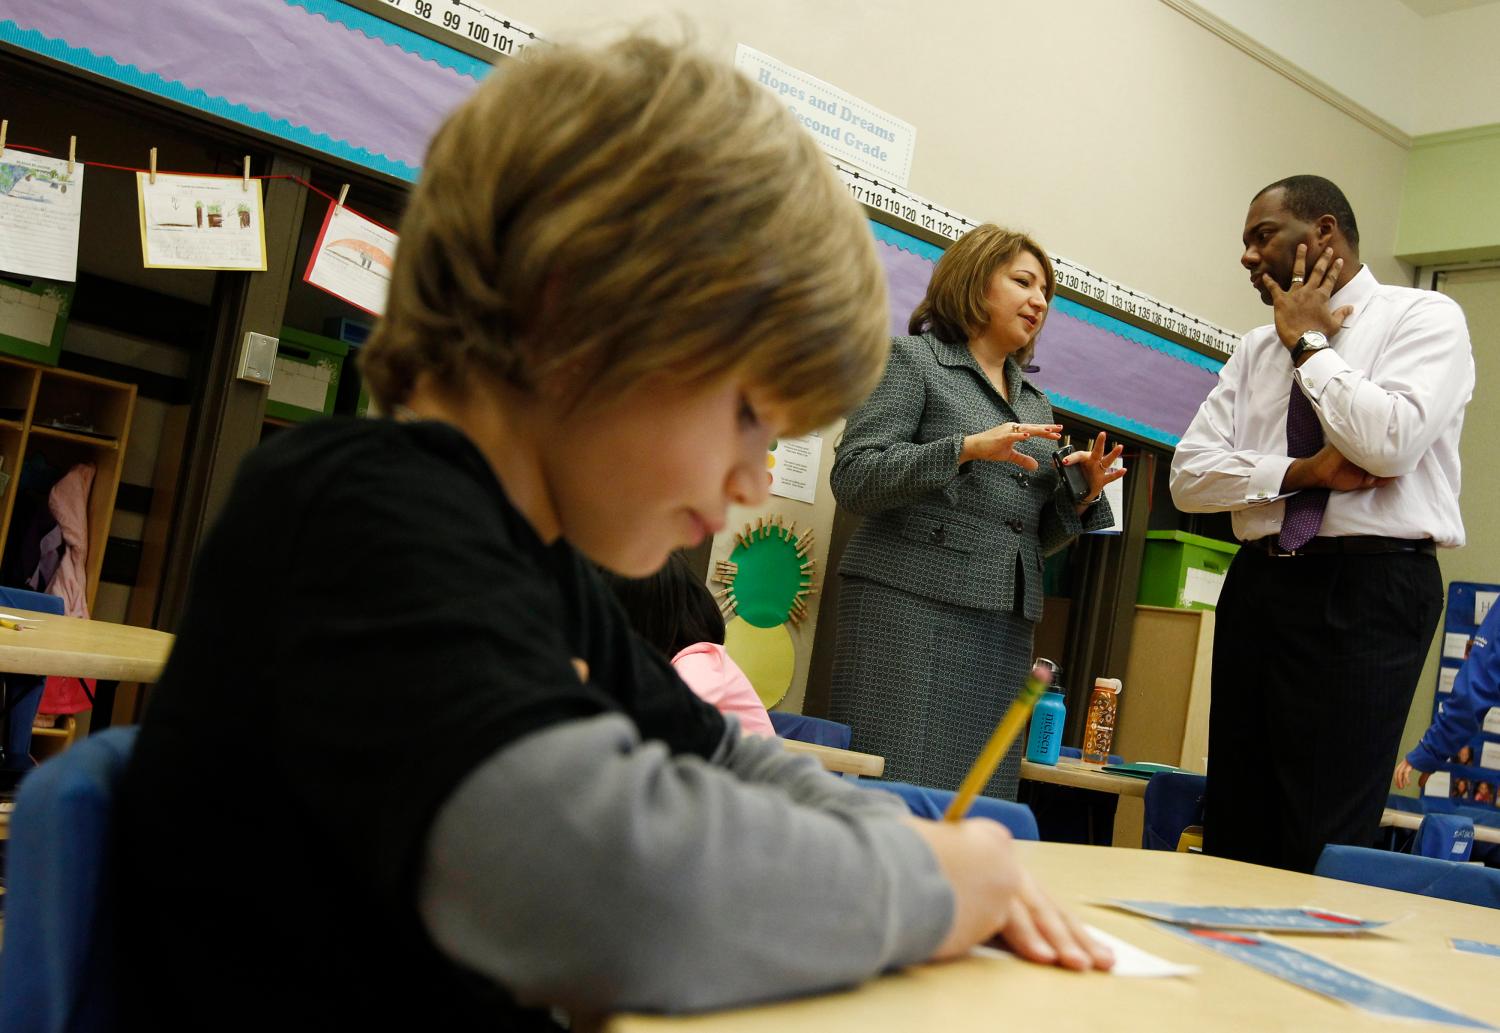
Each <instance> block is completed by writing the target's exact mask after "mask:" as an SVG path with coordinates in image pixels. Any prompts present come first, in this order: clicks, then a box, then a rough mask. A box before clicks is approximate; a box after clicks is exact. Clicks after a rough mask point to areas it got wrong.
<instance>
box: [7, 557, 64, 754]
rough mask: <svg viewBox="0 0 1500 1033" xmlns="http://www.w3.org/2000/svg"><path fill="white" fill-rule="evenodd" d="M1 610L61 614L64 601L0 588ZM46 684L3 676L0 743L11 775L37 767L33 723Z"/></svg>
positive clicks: (38, 679)
mask: <svg viewBox="0 0 1500 1033" xmlns="http://www.w3.org/2000/svg"><path fill="white" fill-rule="evenodd" d="M0 608H4V609H14V610H34V611H36V612H38V613H56V614H61V613H62V612H63V601H62V599H60V598H59V597H58V596H55V595H48V594H47V593H46V592H30V591H27V590H26V589H24V588H5V587H3V586H0ZM23 634H24V633H23ZM46 684H47V679H46V678H45V677H44V676H42V675H40V674H0V685H3V690H0V700H3V702H0V706H4V708H5V719H4V729H5V735H4V737H3V739H0V748H3V749H4V751H5V763H4V765H3V766H4V767H5V768H6V769H8V770H10V771H25V770H27V769H29V768H31V767H33V766H34V765H33V764H32V762H31V722H32V721H33V720H35V718H36V708H37V707H38V706H39V705H40V704H41V702H42V688H43V686H45V685H46Z"/></svg>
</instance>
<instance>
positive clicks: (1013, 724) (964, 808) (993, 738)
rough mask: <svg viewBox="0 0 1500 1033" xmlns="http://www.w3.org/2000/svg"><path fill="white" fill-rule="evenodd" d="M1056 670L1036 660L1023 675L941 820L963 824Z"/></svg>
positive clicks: (1050, 664)
mask: <svg viewBox="0 0 1500 1033" xmlns="http://www.w3.org/2000/svg"><path fill="white" fill-rule="evenodd" d="M1055 668H1056V665H1055V664H1053V662H1052V661H1051V660H1037V662H1036V665H1035V666H1034V667H1032V669H1031V673H1030V674H1029V675H1027V676H1026V684H1025V685H1023V686H1022V687H1021V694H1020V695H1018V696H1017V697H1016V699H1015V702H1013V703H1012V704H1011V705H1010V706H1009V707H1007V708H1006V711H1005V716H1004V717H1002V718H1000V723H999V724H997V725H996V726H995V731H994V732H993V733H992V734H991V735H990V741H989V742H987V743H985V744H984V749H982V750H980V751H979V756H978V757H977V758H975V760H974V766H973V767H971V768H970V769H969V773H968V774H967V775H965V776H964V780H963V782H962V783H961V784H960V785H959V787H958V792H956V793H954V794H953V799H952V800H950V801H949V803H948V809H947V810H946V811H944V812H943V820H944V821H955V822H956V821H963V819H964V815H965V814H967V813H969V805H970V804H972V803H973V802H974V797H976V796H978V795H979V792H980V790H982V789H983V788H984V786H985V783H986V782H988V781H989V780H990V776H991V775H993V774H994V773H995V769H996V768H998V767H999V766H1000V761H1001V760H1002V759H1003V758H1004V757H1005V751H1006V750H1008V749H1010V744H1011V743H1013V742H1015V741H1016V736H1017V735H1019V734H1020V732H1021V726H1022V725H1024V724H1025V723H1026V719H1027V718H1028V717H1030V716H1031V708H1032V707H1034V706H1036V701H1037V700H1039V699H1041V698H1042V693H1044V692H1046V691H1047V686H1048V685H1050V684H1052V672H1053V670H1054V669H1055Z"/></svg>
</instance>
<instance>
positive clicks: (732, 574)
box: [713, 515, 817, 707]
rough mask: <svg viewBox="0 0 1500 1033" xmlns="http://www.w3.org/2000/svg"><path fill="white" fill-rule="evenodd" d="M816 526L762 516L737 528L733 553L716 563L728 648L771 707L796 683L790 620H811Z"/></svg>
mask: <svg viewBox="0 0 1500 1033" xmlns="http://www.w3.org/2000/svg"><path fill="white" fill-rule="evenodd" d="M813 540H814V536H813V529H812V528H808V529H807V530H805V531H803V532H801V533H800V534H799V533H798V531H797V524H796V522H795V521H793V522H792V524H791V525H790V526H788V525H787V523H786V520H785V518H784V517H782V516H780V515H777V516H775V517H757V518H756V520H755V522H754V523H753V524H752V523H748V522H747V523H746V524H745V527H744V529H743V530H741V531H738V532H736V533H735V536H734V549H733V550H732V551H731V552H730V554H729V558H728V559H724V560H719V561H718V562H717V563H716V564H714V571H713V580H714V581H716V582H717V583H719V584H721V585H724V586H725V587H724V588H723V589H721V590H720V591H718V592H715V593H714V597H715V598H716V599H717V600H718V602H719V609H720V612H722V613H723V614H724V622H725V623H724V634H725V642H724V645H725V648H727V649H728V650H729V655H730V656H732V657H734V661H735V663H737V664H739V666H740V667H741V669H743V670H744V672H745V674H746V676H747V677H748V678H749V679H750V683H751V684H752V685H754V686H755V691H756V694H757V695H759V696H760V698H761V702H763V703H764V704H765V705H766V706H768V707H770V706H774V705H775V704H776V703H778V702H780V701H781V699H782V697H783V696H785V695H786V693H787V690H788V689H789V688H790V687H791V682H792V673H793V668H794V667H795V666H796V651H795V649H794V648H793V646H792V640H791V636H790V635H789V634H788V632H787V629H786V625H787V624H791V625H792V626H793V627H796V626H797V625H799V624H801V623H802V622H803V621H804V620H806V619H807V599H808V597H810V596H811V595H812V594H813V593H814V592H816V591H817V589H816V588H814V587H813V574H814V572H815V570H816V569H817V561H816V560H814V559H813V558H812V556H811V555H810V554H811V552H812V548H813Z"/></svg>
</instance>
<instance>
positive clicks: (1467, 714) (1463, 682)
mask: <svg viewBox="0 0 1500 1033" xmlns="http://www.w3.org/2000/svg"><path fill="white" fill-rule="evenodd" d="M1497 635H1500V606H1492V607H1490V612H1489V615H1488V616H1487V617H1485V619H1484V623H1483V624H1481V625H1480V626H1479V630H1478V631H1477V632H1475V633H1474V642H1473V644H1472V645H1471V646H1470V647H1469V657H1468V659H1467V660H1465V661H1464V665H1463V667H1461V668H1459V671H1458V677H1457V678H1455V679H1454V681H1453V692H1452V693H1451V694H1449V695H1448V696H1447V698H1445V699H1444V700H1443V710H1442V713H1440V714H1438V716H1437V717H1435V718H1434V719H1433V721H1432V724H1431V725H1429V726H1428V728H1427V734H1426V735H1424V736H1422V741H1421V742H1419V743H1417V746H1416V748H1415V749H1413V750H1412V751H1411V752H1410V753H1408V754H1407V755H1406V757H1405V759H1404V760H1401V761H1400V762H1398V763H1397V764H1396V776H1395V778H1396V788H1397V789H1405V788H1406V786H1407V784H1408V783H1409V782H1410V781H1411V773H1412V772H1413V771H1416V772H1418V773H1420V774H1421V776H1422V777H1421V779H1420V780H1419V783H1420V784H1422V785H1425V784H1426V783H1427V776H1428V775H1429V774H1431V773H1432V772H1434V771H1436V770H1437V768H1438V765H1439V764H1441V763H1442V762H1443V761H1444V760H1446V759H1447V758H1449V757H1453V756H1457V755H1458V753H1459V751H1460V750H1462V749H1464V748H1465V747H1466V746H1467V745H1468V743H1469V740H1470V739H1472V738H1473V737H1474V733H1475V732H1477V731H1478V730H1479V728H1480V726H1481V725H1482V724H1483V723H1484V716H1485V714H1486V713H1488V712H1489V711H1490V709H1491V708H1493V707H1500V650H1496V649H1495V646H1494V642H1495V637H1496V636H1497Z"/></svg>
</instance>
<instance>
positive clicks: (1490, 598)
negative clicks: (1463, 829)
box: [1422, 581, 1500, 825]
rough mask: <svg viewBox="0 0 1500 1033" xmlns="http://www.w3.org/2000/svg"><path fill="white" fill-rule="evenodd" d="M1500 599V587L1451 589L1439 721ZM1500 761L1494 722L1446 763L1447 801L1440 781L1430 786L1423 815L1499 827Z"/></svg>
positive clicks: (1464, 584)
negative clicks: (1450, 815)
mask: <svg viewBox="0 0 1500 1033" xmlns="http://www.w3.org/2000/svg"><path fill="white" fill-rule="evenodd" d="M1497 598H1500V584H1490V583H1486V582H1479V581H1454V582H1453V583H1451V584H1450V585H1449V586H1448V609H1447V612H1446V613H1445V614H1444V617H1443V630H1442V639H1443V640H1442V649H1441V651H1440V654H1439V655H1440V659H1439V662H1438V680H1437V691H1436V692H1434V693H1433V698H1432V716H1433V718H1434V719H1435V718H1436V717H1437V716H1438V715H1439V714H1441V713H1442V708H1443V701H1444V700H1445V699H1446V698H1448V697H1449V696H1451V695H1452V693H1453V686H1454V684H1455V680H1456V678H1457V676H1458V672H1459V670H1460V669H1461V668H1462V667H1463V664H1464V660H1465V659H1466V658H1467V657H1468V655H1469V647H1470V646H1471V645H1472V643H1473V641H1474V635H1475V633H1476V632H1477V631H1478V630H1479V625H1480V624H1481V623H1483V621H1484V618H1485V616H1486V615H1487V614H1488V613H1489V610H1490V607H1491V606H1493V605H1494V603H1495V601H1496V599H1497ZM1492 713H1493V712H1492ZM1497 757H1500V724H1497V723H1496V722H1495V721H1494V720H1493V719H1491V720H1487V721H1486V722H1485V725H1484V727H1482V728H1481V729H1480V730H1479V731H1478V732H1476V733H1475V734H1474V735H1473V737H1472V738H1470V739H1469V740H1468V741H1467V742H1466V743H1464V744H1463V746H1461V747H1460V748H1459V751H1458V752H1457V753H1456V754H1454V755H1453V756H1451V757H1448V758H1445V759H1444V761H1443V764H1442V767H1441V768H1440V770H1441V771H1444V772H1446V773H1447V776H1448V777H1447V780H1446V781H1447V795H1446V796H1444V795H1442V790H1441V788H1440V787H1441V785H1442V782H1441V781H1439V782H1438V783H1437V784H1436V786H1434V784H1433V781H1432V780H1429V782H1428V786H1427V788H1426V790H1424V792H1423V794H1422V809H1423V810H1424V811H1439V812H1445V813H1449V812H1451V813H1459V814H1465V815H1468V816H1469V817H1471V818H1473V819H1474V821H1475V823H1476V824H1484V825H1500V806H1497V805H1500V759H1497ZM1486 761H1488V762H1486ZM1434 788H1437V792H1434Z"/></svg>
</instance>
